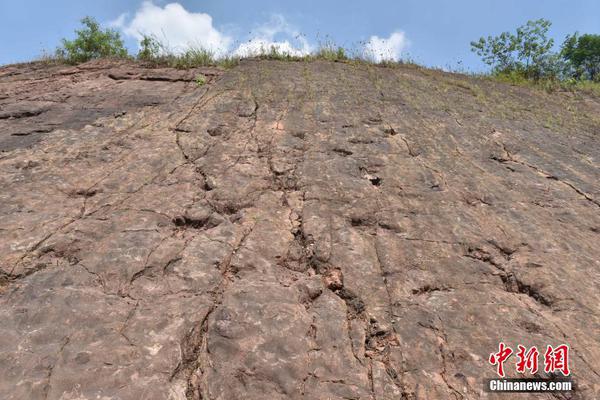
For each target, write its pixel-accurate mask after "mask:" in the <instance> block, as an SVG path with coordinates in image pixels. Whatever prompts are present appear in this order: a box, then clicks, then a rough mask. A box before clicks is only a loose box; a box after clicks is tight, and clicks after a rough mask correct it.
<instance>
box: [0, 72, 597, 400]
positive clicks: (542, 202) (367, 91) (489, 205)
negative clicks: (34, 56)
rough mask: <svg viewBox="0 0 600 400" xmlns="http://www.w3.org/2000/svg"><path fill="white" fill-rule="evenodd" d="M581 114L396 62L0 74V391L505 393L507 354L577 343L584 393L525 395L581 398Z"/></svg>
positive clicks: (580, 106)
mask: <svg viewBox="0 0 600 400" xmlns="http://www.w3.org/2000/svg"><path fill="white" fill-rule="evenodd" d="M198 73H203V74H204V75H205V76H207V77H208V83H207V84H206V85H204V86H198V85H197V84H196V83H195V82H194V78H195V76H196V75H197V74H198ZM599 116H600V101H598V99H596V98H591V97H588V96H580V95H572V94H566V93H558V94H545V93H543V92H541V91H536V90H529V89H525V88H517V87H509V86H506V85H501V84H495V83H491V82H487V81H480V80H473V79H470V78H466V77H463V76H458V75H452V74H445V73H441V72H435V71H429V70H423V69H418V68H413V67H398V68H381V67H375V66H370V65H352V64H343V63H325V62H311V63H302V62H298V63H294V62H288V63H285V62H274V61H245V62H243V63H242V65H240V66H238V67H236V68H233V69H232V70H229V71H226V72H224V71H220V70H217V69H204V70H191V71H176V70H170V69H147V68H144V67H142V66H139V65H135V64H132V63H106V62H95V63H88V64H85V65H83V66H81V67H73V68H71V67H69V68H67V67H64V66H63V67H60V66H53V67H48V66H39V65H31V66H10V67H5V68H1V69H0V149H1V150H2V153H0V171H1V173H0V189H1V190H0V215H1V218H0V234H1V235H0V249H1V252H0V320H1V321H2V323H1V324H0V398H2V399H63V400H67V399H186V398H189V399H203V400H208V399H219V400H232V399H301V398H302V399H377V400H384V399H390V400H391V399H478V398H490V399H491V398H506V396H505V395H504V396H503V395H491V394H488V393H485V392H484V391H483V379H484V378H491V377H493V376H495V367H493V366H492V365H490V364H489V363H488V356H489V354H490V353H491V352H494V351H496V350H497V348H498V343H499V342H500V341H504V342H505V343H506V344H509V345H511V346H512V347H513V348H516V346H517V344H523V345H526V346H528V347H529V346H533V345H535V346H538V348H540V349H542V352H543V350H544V349H545V346H546V345H553V346H556V345H558V344H561V343H567V344H569V345H570V348H571V360H570V367H571V370H572V374H573V377H574V379H575V381H576V383H577V390H576V391H575V392H574V393H572V394H570V395H566V396H563V395H558V394H556V395H549V394H546V395H539V394H538V395H529V396H527V395H522V396H521V397H520V398H535V399H539V398H574V399H594V398H598V397H599V396H600V290H599V289H600V246H599V244H600V169H599V168H598V166H599V163H600V160H599V157H600V117H599ZM505 368H506V370H507V373H508V375H509V376H513V377H514V376H516V375H515V370H514V359H511V361H510V362H509V363H507V364H506V366H505ZM542 369H543V367H542ZM538 375H539V376H545V374H544V373H543V372H539V373H538Z"/></svg>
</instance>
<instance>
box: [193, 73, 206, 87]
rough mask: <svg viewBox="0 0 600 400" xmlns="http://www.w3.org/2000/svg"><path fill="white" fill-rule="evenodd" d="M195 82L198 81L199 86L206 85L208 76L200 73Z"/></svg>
mask: <svg viewBox="0 0 600 400" xmlns="http://www.w3.org/2000/svg"><path fill="white" fill-rule="evenodd" d="M194 82H196V85H198V86H204V84H206V77H205V76H204V75H202V74H198V75H197V76H196V79H195V80H194Z"/></svg>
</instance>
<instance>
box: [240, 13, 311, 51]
mask: <svg viewBox="0 0 600 400" xmlns="http://www.w3.org/2000/svg"><path fill="white" fill-rule="evenodd" d="M278 36H279V37H281V36H283V37H286V38H287V39H283V38H280V39H279V40H276V37H278ZM272 48H275V49H276V50H277V51H278V52H280V53H283V54H289V55H291V56H302V55H306V54H308V53H310V52H311V50H312V47H311V46H310V44H309V43H308V41H307V40H306V38H305V37H304V36H302V35H301V34H300V32H299V31H298V30H296V29H295V28H294V27H292V26H291V25H290V24H288V22H287V21H286V20H285V18H284V17H283V16H282V15H273V16H272V17H271V20H270V21H269V22H267V23H266V24H263V25H261V26H259V27H258V28H257V29H256V30H255V32H254V34H253V35H252V36H251V38H250V39H249V40H248V41H247V42H245V43H242V44H240V45H239V46H238V47H237V49H235V51H234V54H235V55H237V56H240V57H251V56H255V55H258V54H261V53H264V52H269V51H270V50H271V49H272Z"/></svg>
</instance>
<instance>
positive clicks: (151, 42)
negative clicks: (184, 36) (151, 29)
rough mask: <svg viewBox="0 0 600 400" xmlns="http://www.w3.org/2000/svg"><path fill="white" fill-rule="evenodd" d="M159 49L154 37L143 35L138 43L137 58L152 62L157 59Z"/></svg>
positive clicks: (159, 46) (158, 43)
mask: <svg viewBox="0 0 600 400" xmlns="http://www.w3.org/2000/svg"><path fill="white" fill-rule="evenodd" d="M161 49H162V46H161V44H160V42H159V41H158V40H157V39H156V38H155V37H154V36H149V35H144V36H143V37H142V40H141V41H140V51H139V52H138V55H137V57H138V59H140V60H145V61H153V60H156V59H158V57H159V55H160V52H161Z"/></svg>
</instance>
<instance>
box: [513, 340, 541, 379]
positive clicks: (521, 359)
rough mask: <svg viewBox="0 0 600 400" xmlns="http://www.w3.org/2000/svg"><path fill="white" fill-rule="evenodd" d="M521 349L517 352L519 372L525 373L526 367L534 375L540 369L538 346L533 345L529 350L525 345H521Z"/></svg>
mask: <svg viewBox="0 0 600 400" xmlns="http://www.w3.org/2000/svg"><path fill="white" fill-rule="evenodd" d="M518 347H519V351H518V352H517V358H518V361H517V372H521V373H524V372H525V369H528V370H529V372H530V373H531V374H532V375H534V374H535V373H536V372H537V370H538V357H539V355H540V353H539V351H538V349H537V347H535V346H533V347H532V348H530V349H529V350H528V351H526V350H527V349H526V348H525V346H521V345H519V346H518Z"/></svg>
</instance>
